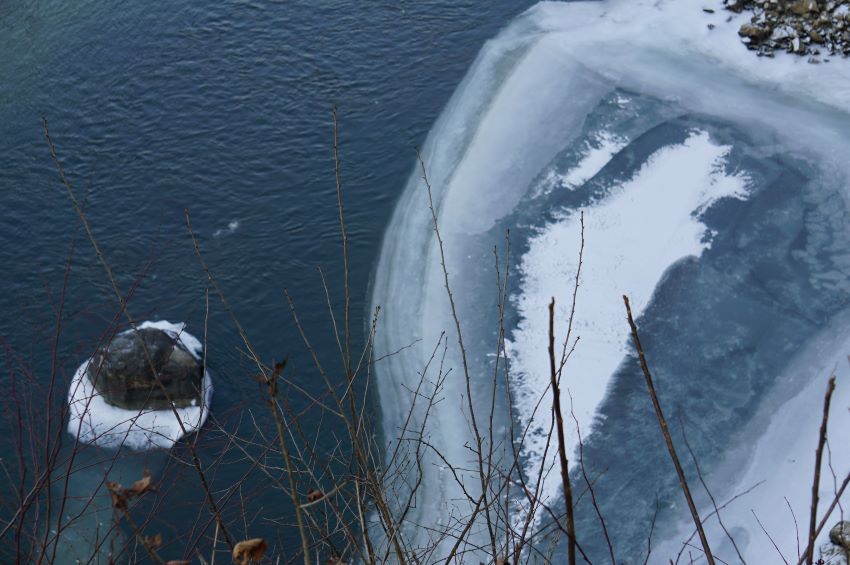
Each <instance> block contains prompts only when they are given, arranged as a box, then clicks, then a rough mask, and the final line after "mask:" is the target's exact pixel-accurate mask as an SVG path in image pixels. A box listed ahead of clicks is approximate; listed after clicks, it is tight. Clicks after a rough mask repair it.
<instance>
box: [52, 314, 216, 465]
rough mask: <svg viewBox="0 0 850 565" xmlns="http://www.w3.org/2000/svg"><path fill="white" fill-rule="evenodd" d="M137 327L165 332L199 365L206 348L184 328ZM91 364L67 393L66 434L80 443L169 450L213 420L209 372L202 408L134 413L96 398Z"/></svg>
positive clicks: (78, 374) (164, 325) (151, 324)
mask: <svg viewBox="0 0 850 565" xmlns="http://www.w3.org/2000/svg"><path fill="white" fill-rule="evenodd" d="M138 327H139V329H144V328H157V329H161V330H163V331H165V332H166V333H167V334H169V335H170V336H171V337H172V338H174V339H176V340H178V341H179V342H180V344H181V345H182V346H183V347H184V348H185V349H186V350H187V351H188V352H189V353H191V354H192V355H193V356H194V357H195V358H196V359H200V355H201V353H202V351H203V346H202V345H201V342H200V341H199V340H198V339H197V338H196V337H195V336H193V335H191V334H190V333H188V332H186V331H185V330H184V328H185V324H172V323H170V322H167V321H164V320H163V321H157V322H150V321H148V322H144V323H143V324H140V325H139V326H138ZM130 331H132V330H130ZM90 362H91V360H90V359H89V360H87V361H85V362H84V363H83V364H82V365H80V367H79V368H78V369H77V371H76V373H75V374H74V377H73V379H72V380H71V387H70V390H69V391H68V405H69V408H70V419H69V422H68V433H70V434H71V435H73V436H74V437H77V438H78V439H79V441H82V442H85V443H92V444H95V445H99V446H101V447H109V448H118V447H122V446H125V447H129V448H131V449H136V450H144V449H153V448H169V447H171V446H172V445H174V443H175V442H177V441H178V440H179V439H180V438H182V437H183V436H184V435H185V434H192V433H194V432H196V431H197V430H198V429H200V427H201V426H203V425H204V422H205V421H206V419H207V416H208V415H209V406H210V403H211V402H212V394H213V385H212V379H211V378H210V374H209V371H207V370H206V369H204V378H203V384H202V387H203V390H202V394H201V398H202V401H201V402H200V404H199V405H197V406H186V407H181V408H175V410H173V411H172V410H138V411H135V410H126V409H123V408H119V407H117V406H113V405H111V404H108V403H107V402H106V401H105V400H104V399H103V397H102V396H101V395H100V394H98V392H97V391H96V390H95V388H94V386H93V385H92V383H91V381H90V380H89V378H88V376H87V375H86V370H87V368H88V365H89V363H90ZM175 412H176V414H175ZM178 417H179V421H178ZM181 424H182V426H181ZM184 431H185V434H184Z"/></svg>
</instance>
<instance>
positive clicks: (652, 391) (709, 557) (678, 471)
mask: <svg viewBox="0 0 850 565" xmlns="http://www.w3.org/2000/svg"><path fill="white" fill-rule="evenodd" d="M623 303H624V304H625V305H626V316H627V317H628V320H629V326H630V327H631V330H632V341H634V344H635V349H637V352H638V359H639V360H640V368H641V369H642V370H643V376H644V378H645V379H646V388H647V389H648V390H649V396H650V398H651V399H652V406H653V407H654V408H655V417H656V418H657V419H658V425H659V426H660V427H661V433H662V434H663V435H664V443H666V444H667V451H669V452H670V458H671V459H672V460H673V466H674V467H676V474H677V475H678V477H679V485H680V486H681V488H682V493H683V494H684V495H685V499H686V500H687V501H688V509H689V510H690V511H691V517H692V518H693V520H694V525H695V526H696V528H697V532H698V533H699V539H700V542H701V543H702V549H703V552H705V559H706V561H708V563H709V565H714V557H713V556H712V554H711V548H710V547H709V545H708V538H707V537H706V535H705V530H704V529H703V527H702V521H701V520H700V517H699V513H698V512H697V507H696V504H694V499H693V496H691V489H690V488H689V487H688V479H687V477H685V471H684V469H682V464H681V463H680V462H679V456H678V455H677V454H676V447H675V446H674V445H673V438H672V437H671V436H670V430H669V429H668V427H667V420H666V419H665V418H664V412H663V411H662V410H661V403H660V402H659V401H658V395H657V394H656V393H655V385H654V384H653V383H652V374H651V373H650V372H649V366H648V365H647V364H646V355H644V352H643V346H642V345H641V344H640V336H638V329H637V325H636V324H635V321H634V318H632V307H631V305H630V304H629V297H628V296H626V295H623Z"/></svg>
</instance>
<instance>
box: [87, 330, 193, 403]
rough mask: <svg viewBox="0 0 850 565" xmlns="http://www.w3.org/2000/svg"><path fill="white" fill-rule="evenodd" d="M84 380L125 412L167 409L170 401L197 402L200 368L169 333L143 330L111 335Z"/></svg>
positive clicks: (108, 401)
mask: <svg viewBox="0 0 850 565" xmlns="http://www.w3.org/2000/svg"><path fill="white" fill-rule="evenodd" d="M145 349H147V352H148V355H149V357H150V361H149V360H148V355H146V354H145ZM151 362H152V364H153V370H152V368H151ZM87 376H88V378H89V380H90V381H91V383H92V384H93V385H94V388H95V389H96V390H97V392H98V393H99V394H101V395H102V397H103V399H104V400H105V401H106V402H107V403H108V404H111V405H113V406H117V407H119V408H125V409H127V410H167V409H170V407H171V404H170V403H169V400H170V401H171V402H173V403H174V406H176V407H177V408H182V407H184V406H195V405H199V404H200V402H201V390H202V384H203V377H204V367H203V364H202V363H201V361H200V360H198V359H197V358H195V356H193V355H192V354H191V353H189V352H188V351H187V350H186V349H185V348H184V347H183V346H182V344H181V343H180V342H179V341H178V340H176V339H174V338H173V337H171V336H170V335H169V334H168V333H166V332H164V331H163V330H161V329H158V328H143V329H139V330H138V331H135V330H128V331H126V332H123V333H121V334H118V335H117V336H115V338H114V339H113V340H112V343H110V344H109V346H108V348H106V349H105V350H101V351H99V352H98V353H97V354H96V355H95V356H94V357H93V358H92V362H91V363H89V366H88V370H87ZM157 381H159V382H157Z"/></svg>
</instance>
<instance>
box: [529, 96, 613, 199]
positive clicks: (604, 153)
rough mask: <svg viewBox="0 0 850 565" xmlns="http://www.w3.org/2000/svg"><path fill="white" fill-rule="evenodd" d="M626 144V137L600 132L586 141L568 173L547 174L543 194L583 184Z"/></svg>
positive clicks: (570, 188)
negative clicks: (591, 141) (589, 140)
mask: <svg viewBox="0 0 850 565" xmlns="http://www.w3.org/2000/svg"><path fill="white" fill-rule="evenodd" d="M618 102H619V103H621V104H622V101H621V100H618ZM626 145H628V141H627V140H626V139H623V138H622V137H619V136H617V135H614V134H612V133H610V132H600V133H599V134H597V135H596V136H595V137H594V139H593V143H590V142H587V143H586V146H585V148H584V155H583V156H582V158H581V160H580V161H579V162H578V163H576V165H575V167H573V168H571V169H570V170H568V171H567V172H566V173H561V174H559V173H555V172H551V173H550V174H549V175H548V176H547V178H546V181H545V182H544V184H543V185H542V186H543V188H544V190H543V191H542V192H541V194H548V193H549V192H551V191H552V190H553V189H555V188H566V189H568V190H572V189H575V188H576V187H579V186H581V185H582V184H584V183H585V182H587V181H588V180H589V179H591V178H593V176H594V175H596V174H597V173H598V172H599V171H601V170H602V168H603V167H604V166H605V165H607V164H608V162H609V161H610V160H611V157H613V156H614V155H616V154H617V152H619V151H620V150H621V149H622V148H623V147H625V146H626ZM538 196H539V195H538Z"/></svg>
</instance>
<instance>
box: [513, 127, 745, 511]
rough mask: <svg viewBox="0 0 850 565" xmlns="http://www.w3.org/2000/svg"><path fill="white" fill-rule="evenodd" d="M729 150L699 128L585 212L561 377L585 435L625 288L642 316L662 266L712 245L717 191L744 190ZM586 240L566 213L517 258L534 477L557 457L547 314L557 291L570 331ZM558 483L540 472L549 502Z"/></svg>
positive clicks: (725, 194) (618, 343)
mask: <svg viewBox="0 0 850 565" xmlns="http://www.w3.org/2000/svg"><path fill="white" fill-rule="evenodd" d="M730 150H731V147H730V146H726V145H717V144H715V143H713V142H712V140H711V139H710V137H709V134H708V133H706V132H703V131H694V132H692V133H691V135H690V136H689V137H688V138H687V139H686V140H685V142H684V143H682V144H680V145H672V146H668V147H664V148H662V149H660V150H658V151H657V152H655V153H654V154H653V155H652V156H651V157H650V158H649V160H648V161H647V162H646V163H645V164H644V165H643V167H642V168H641V169H640V170H639V171H638V172H637V173H636V174H635V175H634V177H633V178H631V180H629V181H627V182H625V183H623V184H622V185H621V186H617V187H614V188H612V189H611V192H610V194H609V195H608V196H607V197H606V198H604V199H602V200H601V201H599V202H597V203H595V204H594V205H592V206H590V207H589V208H587V209H586V210H585V211H584V212H585V214H584V222H585V236H586V237H585V249H584V261H583V265H582V272H581V286H580V289H579V293H580V294H579V300H578V306H577V309H576V314H575V319H574V323H573V333H572V339H575V338H576V337H577V336H581V340H580V342H579V343H578V346H577V347H576V349H575V351H574V353H573V354H572V356H571V357H570V359H569V362H568V363H567V365H566V369H565V372H564V376H563V380H562V383H563V389H564V391H565V394H564V396H566V398H567V400H566V402H567V405H566V407H565V410H567V413H569V402H570V400H569V399H570V397H571V398H572V402H573V406H574V409H575V416H576V418H577V419H578V421H579V424H580V426H581V430H582V435H583V436H584V435H586V433H587V431H588V428H589V426H590V424H591V423H592V420H593V416H594V414H595V413H596V411H597V408H598V406H599V404H600V403H601V402H602V400H603V397H604V396H605V392H606V390H607V387H608V383H609V380H610V379H611V377H612V375H613V374H614V373H615V371H616V369H617V367H618V365H619V364H620V362H621V360H622V359H623V357H624V356H625V354H626V352H627V349H626V345H627V339H628V332H627V330H628V327H627V326H626V324H625V323H624V322H623V301H622V294H623V293H626V294H628V295H629V297H630V300H631V304H632V310H633V312H634V314H635V317H637V316H640V313H641V312H642V311H643V310H644V308H645V307H646V306H647V304H648V303H649V301H650V299H651V297H652V293H653V291H654V289H655V287H656V285H657V284H658V282H659V280H660V279H661V277H662V276H663V274H664V272H665V271H666V270H667V269H668V268H669V267H670V266H671V265H672V264H674V263H676V262H677V261H679V260H680V259H683V258H685V257H688V256H699V255H700V254H701V253H702V252H703V250H705V249H706V248H708V247H709V246H710V244H711V243H710V234H709V233H708V231H707V230H706V227H705V226H704V225H703V224H702V222H701V221H700V219H699V215H700V213H701V212H702V211H704V210H705V209H707V208H708V207H709V206H711V204H713V203H714V202H716V201H717V200H718V199H721V198H737V199H743V198H745V197H746V195H747V183H748V180H747V178H746V177H744V176H742V175H740V174H728V173H726V172H725V166H724V165H725V159H726V157H727V155H728V153H729V151H730ZM580 247H581V225H580V217H579V215H578V213H571V214H564V215H563V217H562V218H561V219H559V220H558V221H556V222H554V223H552V224H549V225H547V226H546V227H544V228H543V229H541V231H540V232H539V233H538V234H537V235H535V236H534V237H532V238H531V240H530V241H529V249H528V251H527V253H526V254H525V255H524V256H523V257H522V259H521V262H520V272H521V274H522V277H523V280H522V283H521V292H520V294H518V295H517V296H516V297H515V302H516V306H517V312H518V313H519V315H520V316H521V321H520V322H519V324H518V327H517V329H516V331H515V332H514V333H513V337H512V341H511V344H510V358H511V362H512V365H511V366H512V369H513V379H514V384H515V386H514V391H515V398H514V403H515V407H516V410H517V414H518V417H519V420H520V423H521V424H522V426H523V429H524V428H525V426H530V433H529V435H528V436H527V438H526V443H525V446H524V451H523V454H522V455H523V456H524V459H525V460H526V461H527V463H526V465H527V469H528V471H529V476H535V475H536V470H537V469H539V468H540V465H541V464H545V465H546V466H547V467H548V466H549V465H551V464H552V463H553V462H554V455H555V454H554V451H553V450H552V449H551V448H550V449H549V455H548V456H547V457H548V459H549V460H548V461H543V454H544V451H545V449H546V443H547V439H546V438H547V435H548V431H549V426H550V424H551V412H550V410H549V409H548V407H550V406H551V400H548V399H544V400H543V402H542V403H541V402H540V399H541V397H544V396H546V397H547V398H551V397H550V396H549V394H550V392H549V382H550V369H549V364H548V363H549V362H548V358H547V356H546V355H545V351H544V352H542V353H541V345H540V344H545V343H547V342H548V324H547V323H546V319H544V317H545V312H546V308H547V305H548V303H549V301H550V299H551V297H552V296H555V297H558V299H559V302H557V303H556V320H557V323H556V336H557V339H560V340H563V339H564V337H565V335H566V332H567V324H568V319H569V312H570V303H569V300H568V298H567V297H569V296H572V288H573V281H574V278H575V273H576V269H577V267H578V255H579V249H580ZM559 351H560V349H559ZM538 406H539V407H538ZM566 435H567V438H568V443H569V448H570V450H572V449H573V448H575V447H577V445H578V440H577V437H576V433H575V427H574V425H573V423H572V422H571V421H570V422H569V423H568V424H567V430H566ZM559 485H560V482H559V480H557V477H555V476H554V475H553V476H552V477H551V478H550V479H549V480H545V481H544V488H543V490H542V499H543V501H544V502H545V501H547V500H549V501H551V500H552V499H553V498H554V497H556V496H558V494H559Z"/></svg>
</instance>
